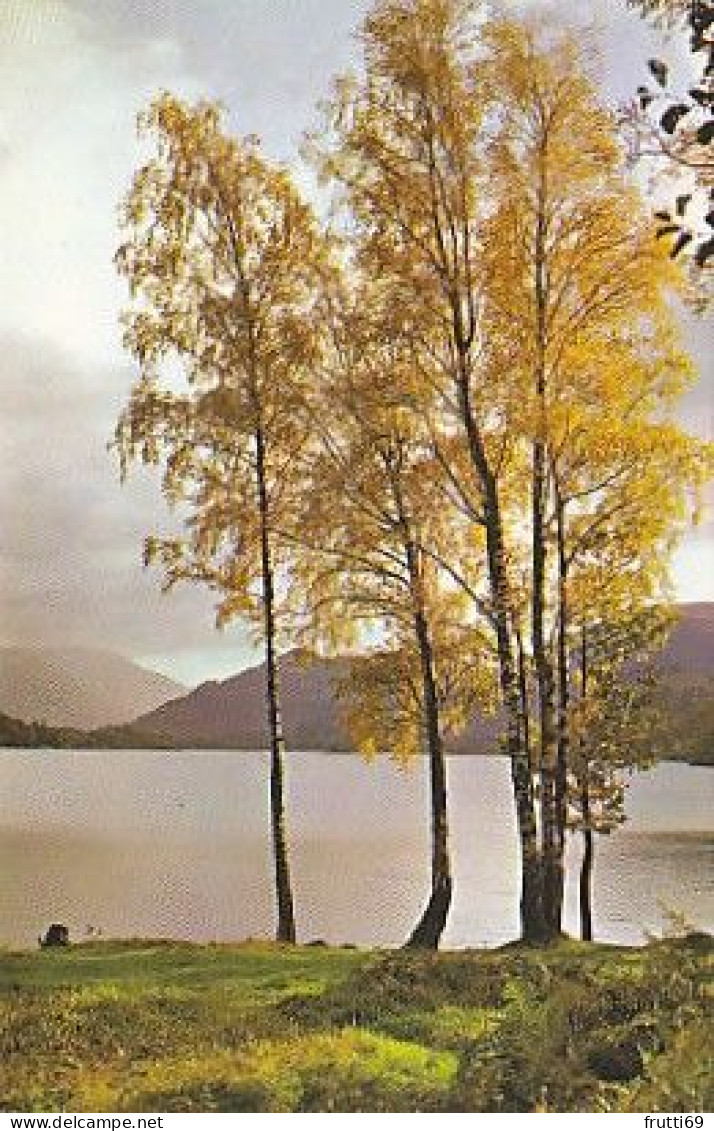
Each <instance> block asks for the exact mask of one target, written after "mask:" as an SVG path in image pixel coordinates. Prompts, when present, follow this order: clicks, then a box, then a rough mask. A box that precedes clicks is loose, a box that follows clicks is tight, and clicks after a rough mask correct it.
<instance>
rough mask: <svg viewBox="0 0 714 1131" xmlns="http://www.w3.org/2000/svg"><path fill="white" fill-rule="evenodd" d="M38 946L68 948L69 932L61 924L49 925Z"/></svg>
mask: <svg viewBox="0 0 714 1131" xmlns="http://www.w3.org/2000/svg"><path fill="white" fill-rule="evenodd" d="M38 942H39V944H40V946H43V947H44V946H69V930H68V928H67V927H65V925H64V924H63V923H50V925H49V927H48V928H47V931H46V933H45V937H44V938H43V939H38Z"/></svg>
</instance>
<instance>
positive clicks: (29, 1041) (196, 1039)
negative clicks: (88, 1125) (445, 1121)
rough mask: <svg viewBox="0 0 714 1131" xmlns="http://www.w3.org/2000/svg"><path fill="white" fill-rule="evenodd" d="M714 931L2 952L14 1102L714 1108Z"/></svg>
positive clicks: (155, 1107)
mask: <svg viewBox="0 0 714 1131" xmlns="http://www.w3.org/2000/svg"><path fill="white" fill-rule="evenodd" d="M712 953H713V952H712V940H711V939H709V938H707V937H704V936H693V937H691V938H689V939H682V940H669V941H665V942H661V943H656V944H652V945H650V946H649V947H647V948H645V949H642V950H638V949H627V948H617V947H605V946H584V945H582V944H578V943H573V942H564V943H562V944H560V945H558V946H557V947H554V948H551V949H549V950H544V951H536V950H528V949H525V948H519V947H507V948H504V949H502V950H500V951H482V952H476V951H472V952H458V953H444V954H439V955H420V954H410V953H404V952H393V953H389V954H386V953H380V952H359V951H356V950H348V949H329V948H322V947H295V948H283V947H278V946H274V945H270V944H244V945H241V946H205V947H199V946H192V945H189V944H179V943H165V942H144V941H133V942H123V943H120V942H101V943H100V942H95V943H91V944H86V945H81V946H73V947H70V948H69V949H66V950H60V949H58V950H45V951H39V950H38V951H34V952H15V953H13V952H7V951H6V952H2V953H1V954H0V1061H1V1062H2V1069H1V1070H0V1072H1V1073H2V1079H0V1109H2V1110H6V1111H7V1110H19V1111H31V1110H35V1111H49V1110H53V1111H54V1110H58V1109H60V1108H62V1109H65V1110H69V1111H145V1112H152V1111H235V1112H240V1111H315V1112H319V1111H347V1112H348V1111H387V1112H392V1111H394V1112H398V1111H470V1112H479V1111H533V1110H556V1111H580V1110H583V1111H596V1110H625V1111H627V1110H633V1111H634V1110H639V1111H641V1110H649V1111H658V1110H663V1111H671V1110H679V1109H682V1110H683V1109H686V1110H690V1111H692V1110H695V1111H696V1110H701V1111H703V1110H707V1109H708V1108H710V1106H711V1102H712V1099H714V1096H713V1095H712V1083H711V1081H712V1071H711V1062H710V1060H709V1059H708V1057H709V1055H710V1054H709V1052H708V1050H709V1048H711V1047H712V1044H713V1042H712V1035H713V1034H712V1029H711V1015H710V1012H709V1009H708V1005H709V1001H708V990H709V985H710V977H711V969H712V963H713V961H714V960H713V958H712Z"/></svg>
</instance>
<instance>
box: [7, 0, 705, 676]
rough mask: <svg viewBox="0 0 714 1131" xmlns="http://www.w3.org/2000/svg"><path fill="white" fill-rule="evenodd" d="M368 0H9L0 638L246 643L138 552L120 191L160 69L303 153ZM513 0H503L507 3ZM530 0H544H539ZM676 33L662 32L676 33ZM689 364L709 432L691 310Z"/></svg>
mask: <svg viewBox="0 0 714 1131" xmlns="http://www.w3.org/2000/svg"><path fill="white" fill-rule="evenodd" d="M367 6H368V4H367V0H329V2H328V0H151V2H149V0H0V421H1V423H0V530H1V531H2V536H1V537H0V643H1V644H22V645H32V646H53V647H66V646H69V645H81V646H84V647H99V648H107V649H111V650H115V651H119V652H121V653H123V654H124V655H127V656H130V657H132V658H134V659H136V660H138V661H140V662H142V663H145V664H146V665H148V666H151V667H156V668H157V669H160V670H163V671H165V672H166V673H167V674H170V675H173V676H175V677H176V678H178V679H180V680H182V681H184V682H186V683H189V684H194V683H197V682H199V681H201V680H203V679H209V678H221V677H223V676H226V675H228V674H231V673H232V672H234V671H236V670H237V669H239V668H241V667H244V666H245V665H246V664H247V663H249V662H252V661H253V660H255V659H256V657H257V653H256V651H255V647H254V645H253V644H252V643H251V642H250V640H249V637H248V634H247V631H246V629H245V628H244V627H242V626H241V625H233V626H229V627H228V628H227V629H224V630H222V631H221V632H218V631H217V630H216V629H215V628H214V614H213V604H212V599H211V596H210V594H208V593H207V592H205V591H203V590H201V589H199V588H198V587H195V586H194V587H188V586H184V587H182V588H180V589H178V590H176V591H174V592H173V593H172V594H171V595H170V596H164V595H162V594H161V593H160V585H159V576H158V574H157V572H155V571H147V570H145V569H144V568H143V566H142V563H141V551H142V542H143V538H144V535H145V534H147V533H149V532H150V531H152V530H153V529H155V528H156V524H157V517H159V516H161V515H163V514H164V513H165V512H164V509H163V503H162V500H161V495H160V491H159V489H158V483H157V479H156V476H155V475H152V474H150V473H149V472H146V471H143V470H141V469H139V470H137V471H135V472H134V473H132V475H131V476H130V479H129V482H128V483H127V484H124V485H121V484H120V482H119V476H118V470H117V464H116V459H115V458H114V456H113V455H112V453H110V452H109V451H108V450H107V444H108V442H109V440H110V439H111V436H112V432H113V427H114V423H115V421H116V418H117V415H118V413H119V411H120V409H121V406H122V404H123V402H124V401H125V399H126V397H127V394H128V392H129V389H130V387H131V384H132V381H133V379H134V376H135V374H134V370H133V365H132V361H131V359H130V358H129V357H128V355H127V354H126V353H125V352H124V351H123V350H122V346H121V331H120V327H119V320H118V318H119V312H120V310H121V307H122V305H123V303H124V301H125V289H124V283H123V282H122V281H121V280H120V279H119V278H118V277H117V275H116V272H115V269H114V267H113V263H112V257H113V254H114V251H115V248H116V246H117V243H118V204H119V201H120V199H121V197H122V196H123V194H124V193H125V192H126V190H127V188H128V187H129V184H130V181H131V177H132V172H133V170H134V169H135V168H136V167H137V165H138V164H139V161H140V157H141V151H140V148H139V144H138V142H137V139H136V131H135V120H136V114H137V112H138V111H139V110H140V109H141V108H142V107H143V106H145V105H146V104H147V103H148V101H149V100H150V99H151V97H152V96H153V95H154V94H155V93H157V92H158V91H159V90H161V89H170V90H172V91H174V92H176V93H178V94H180V95H182V96H184V97H188V98H194V97H198V96H207V97H211V98H219V99H220V100H221V101H222V102H223V103H224V105H225V106H226V108H227V110H228V113H229V119H228V124H229V127H230V129H231V130H233V131H235V132H237V133H257V134H259V135H260V136H261V137H262V139H263V143H264V148H265V151H266V152H267V153H268V154H269V155H270V156H272V157H275V158H277V159H280V160H285V161H290V162H297V160H298V159H297V150H298V146H299V142H300V137H301V134H302V132H303V131H304V130H305V129H306V128H307V127H308V126H310V125H311V124H314V122H315V120H316V119H315V104H316V103H317V101H318V100H319V99H320V98H321V97H322V96H324V95H325V94H326V93H327V91H328V88H329V82H330V78H331V76H332V75H333V74H335V73H336V72H338V71H340V70H343V69H345V68H346V67H348V66H349V65H351V64H353V63H354V62H355V60H356V59H357V55H358V52H357V45H356V43H355V40H354V37H353V32H354V30H355V28H356V27H357V26H358V24H359V22H360V19H361V18H362V17H363V15H364V13H365V11H366V9H367ZM506 6H507V7H509V6H510V7H514V6H515V5H514V4H506ZM530 6H531V7H543V6H544V3H543V0H530ZM550 8H551V9H555V10H556V11H558V10H560V11H561V12H567V16H568V19H571V18H573V19H575V18H577V16H578V12H579V11H582V13H583V18H586V17H587V16H590V17H591V16H592V14H593V12H594V13H595V21H596V24H597V26H598V28H599V34H600V37H601V40H602V45H603V52H604V55H603V63H602V76H601V78H602V87H603V91H604V93H605V95H606V97H607V98H608V99H609V100H610V101H612V102H613V103H616V102H618V101H621V100H623V99H627V98H630V97H631V96H632V92H633V90H634V88H635V87H636V86H637V85H638V84H639V82H640V81H642V78H643V76H644V73H645V71H644V67H645V60H646V58H647V57H648V55H649V54H651V53H652V43H653V39H652V36H653V34H654V33H651V32H650V31H648V29H647V27H646V26H645V25H644V24H643V22H642V21H641V20H640V19H638V17H637V16H636V15H634V14H632V13H631V12H628V11H627V10H626V8H625V5H624V0H598V2H597V3H595V4H584V3H583V5H582V8H580V7H579V5H578V4H577V3H568V4H567V6H566V4H564V3H560V4H557V3H551V4H550ZM673 49H674V48H673ZM685 336H686V339H687V340H688V342H689V344H690V346H691V348H692V350H693V352H694V355H695V358H696V359H697V360H698V362H699V366H700V372H701V381H700V384H699V386H698V388H697V390H695V391H694V392H693V393H691V394H689V396H688V398H687V401H686V403H685V405H684V406H683V409H682V419H683V420H684V421H685V422H686V424H687V425H688V426H689V427H691V428H693V429H695V430H696V431H698V432H699V433H700V434H702V435H706V436H708V437H709V438H711V437H712V400H713V398H712V387H711V370H709V371H707V361H706V359H707V353H708V352H709V353H711V354H712V355H714V348H712V347H714V342H713V341H712V334H711V329H710V328H709V329H707V327H706V326H704V325H702V324H701V323H695V322H694V320H693V319H687V323H686V327H685ZM713 541H714V539H713V527H712V524H711V522H709V523H706V522H705V523H704V524H703V525H702V527H701V528H700V529H699V530H698V531H697V532H695V533H694V534H693V535H692V536H691V537H689V538H688V539H687V541H686V542H685V544H684V545H683V546H682V547H681V549H680V550H679V552H678V554H677V558H676V562H675V580H676V585H677V592H678V595H679V597H680V598H681V599H686V600H710V599H714V548H713Z"/></svg>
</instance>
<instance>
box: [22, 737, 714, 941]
mask: <svg viewBox="0 0 714 1131" xmlns="http://www.w3.org/2000/svg"><path fill="white" fill-rule="evenodd" d="M267 768H268V761H267V756H265V755H263V754H246V753H223V752H222V753H198V754H192V753H171V754H166V753H147V752H136V751H132V752H116V751H113V752H92V753H82V752H70V751H17V750H14V751H2V752H0V940H1V941H3V942H8V943H13V944H25V945H26V944H28V943H32V942H34V940H35V939H36V937H37V935H38V933H39V932H40V931H41V930H43V929H44V928H45V927H46V926H47V924H48V923H49V922H51V921H55V920H57V921H61V922H64V923H66V924H67V925H68V926H69V928H70V932H71V935H72V937H74V938H80V937H82V936H83V935H84V934H85V932H86V931H87V930H88V929H89V928H90V927H91V928H92V929H93V930H97V929H99V930H101V931H102V933H103V934H104V935H118V936H131V935H137V936H151V937H158V936H170V937H177V938H188V939H195V940H213V939H215V940H228V939H238V938H244V937H247V936H254V937H261V936H269V935H270V934H271V932H272V927H273V902H272V879H271V870H270V856H269V839H268V806H267ZM425 771H426V766H425V764H420V765H418V766H416V767H414V768H412V769H409V770H400V769H399V768H397V767H395V766H394V765H393V764H391V763H390V762H388V761H387V760H386V759H378V760H377V762H376V763H373V764H370V765H367V764H365V763H364V762H363V761H362V760H361V759H358V758H356V757H350V756H346V755H329V754H293V755H291V756H290V758H289V764H288V780H289V796H288V804H289V810H288V812H289V825H290V833H291V841H292V862H293V886H294V890H295V898H296V905H297V913H298V931H299V934H300V936H301V938H302V939H303V940H307V939H311V938H324V939H328V940H330V941H332V942H345V941H350V942H355V943H359V944H381V945H386V946H388V945H393V944H398V943H400V942H402V941H403V940H404V938H405V936H406V935H407V933H408V932H409V930H410V928H411V927H412V926H413V925H414V922H415V919H416V916H417V915H418V913H419V911H420V909H421V905H422V901H423V899H424V897H425V895H426V893H427V890H428V864H429V846H428V804H427V791H426V772H425ZM449 786H450V793H451V824H452V837H453V853H454V871H455V884H456V888H455V899H454V905H453V911H452V915H451V919H450V924H449V928H448V932H447V935H446V936H445V944H446V945H450V946H455V947H458V946H466V945H472V946H473V945H480V944H496V943H499V942H503V941H505V940H507V939H509V938H512V937H514V936H515V935H516V934H517V931H518V892H517V867H516V866H517V855H516V837H515V820H514V815H513V808H512V802H511V796H510V781H509V767H508V762H507V760H506V759H503V758H465V757H461V758H451V759H450V760H449ZM713 801H714V770H712V769H703V768H697V767H691V766H682V765H675V764H672V763H663V764H662V765H660V766H658V767H657V768H656V769H655V770H653V771H651V772H649V773H647V774H642V775H639V776H638V777H637V778H636V779H635V780H634V781H633V782H632V784H631V786H630V789H629V796H628V813H629V816H630V820H629V821H628V823H627V825H626V827H625V829H624V830H621V831H618V832H617V833H615V834H614V835H612V836H610V837H599V838H598V855H597V863H596V872H595V927H596V933H597V935H598V937H599V938H601V939H608V940H612V941H621V942H640V941H642V940H643V939H644V937H645V935H646V933H647V932H649V931H653V932H659V931H661V929H662V925H663V908H669V909H672V910H675V911H678V912H681V913H682V914H683V915H684V916H685V917H686V918H687V919H688V920H689V921H690V922H692V923H694V924H696V925H697V926H699V927H701V928H703V929H707V930H714V882H713V879H712V875H713V873H712V867H711V865H712V862H713V860H714V829H713V828H712V818H711V813H712V802H713ZM578 840H579V838H575V839H574V842H573V844H572V845H571V846H570V850H569V862H570V863H572V865H573V868H572V869H571V872H572V874H573V875H574V873H575V871H576V866H577V863H578V860H579V843H578ZM566 928H567V929H569V930H571V931H573V932H576V931H577V895H576V889H575V885H574V884H573V883H571V884H570V885H569V890H568V901H567V914H566Z"/></svg>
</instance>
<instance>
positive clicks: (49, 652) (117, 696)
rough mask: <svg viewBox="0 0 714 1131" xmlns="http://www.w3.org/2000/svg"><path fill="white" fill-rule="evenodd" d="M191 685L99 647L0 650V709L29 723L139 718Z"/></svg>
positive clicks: (81, 725)
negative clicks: (178, 681)
mask: <svg viewBox="0 0 714 1131" xmlns="http://www.w3.org/2000/svg"><path fill="white" fill-rule="evenodd" d="M185 691H186V688H185V687H184V686H182V685H181V684H179V683H176V682H174V681H173V680H171V679H167V678H166V677H165V676H163V675H159V674H158V673H157V672H153V671H148V670H147V669H145V668H142V667H139V665H138V664H134V663H132V662H131V661H130V660H127V659H125V658H124V657H123V656H119V655H116V654H114V653H112V652H103V651H98V650H94V649H85V648H68V649H61V650H60V649H39V648H37V649H35V648H15V647H2V648H0V711H1V712H3V713H5V714H6V715H11V716H13V717H15V718H17V719H23V720H25V721H26V722H33V721H37V722H40V723H46V724H48V725H50V726H57V727H79V728H90V727H99V726H104V725H107V726H108V725H115V724H118V723H125V722H128V721H129V720H130V719H135V718H136V717H137V715H141V714H144V713H145V712H146V711H151V710H153V709H154V708H155V707H157V706H158V705H159V704H160V703H165V702H166V701H167V700H168V699H171V698H174V697H176V696H177V695H183V694H184V693H185Z"/></svg>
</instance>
